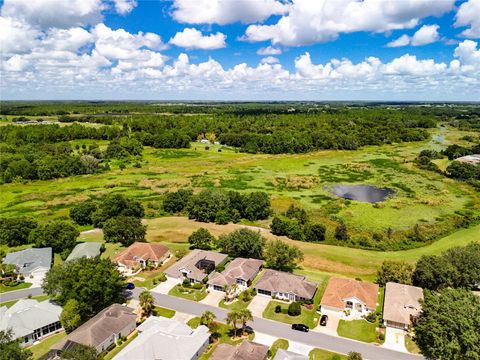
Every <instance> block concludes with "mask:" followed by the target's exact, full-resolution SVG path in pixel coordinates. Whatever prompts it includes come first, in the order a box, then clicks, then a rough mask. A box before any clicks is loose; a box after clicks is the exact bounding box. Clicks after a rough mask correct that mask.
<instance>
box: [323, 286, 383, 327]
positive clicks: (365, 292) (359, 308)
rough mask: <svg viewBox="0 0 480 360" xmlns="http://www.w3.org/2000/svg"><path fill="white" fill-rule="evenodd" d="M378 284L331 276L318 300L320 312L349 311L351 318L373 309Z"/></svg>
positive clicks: (365, 313)
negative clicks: (319, 300)
mask: <svg viewBox="0 0 480 360" xmlns="http://www.w3.org/2000/svg"><path fill="white" fill-rule="evenodd" d="M377 299H378V285H377V284H373V283H370V282H366V281H357V280H353V279H343V278H331V279H330V281H329V282H328V285H327V288H326V289H325V292H324V294H323V297H322V300H321V302H320V304H321V309H322V312H324V311H334V312H339V313H343V312H344V311H348V312H350V317H351V318H357V317H361V316H363V315H368V314H369V313H370V312H372V311H375V310H376V307H377Z"/></svg>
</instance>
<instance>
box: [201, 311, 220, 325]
mask: <svg viewBox="0 0 480 360" xmlns="http://www.w3.org/2000/svg"><path fill="white" fill-rule="evenodd" d="M215 318H216V316H215V314H214V313H213V312H211V311H208V310H206V311H204V312H203V313H202V316H201V317H200V323H201V324H202V325H205V326H207V327H210V324H211V323H212V322H213V320H215Z"/></svg>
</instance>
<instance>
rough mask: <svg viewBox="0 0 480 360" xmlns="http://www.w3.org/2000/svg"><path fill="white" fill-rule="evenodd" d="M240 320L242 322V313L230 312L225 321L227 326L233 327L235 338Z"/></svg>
mask: <svg viewBox="0 0 480 360" xmlns="http://www.w3.org/2000/svg"><path fill="white" fill-rule="evenodd" d="M239 320H240V313H239V312H238V311H236V310H233V311H230V312H229V313H228V314H227V318H226V319H225V321H226V322H227V324H228V325H231V326H232V327H233V337H236V336H237V323H238V321H239Z"/></svg>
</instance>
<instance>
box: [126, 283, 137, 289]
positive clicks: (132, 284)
mask: <svg viewBox="0 0 480 360" xmlns="http://www.w3.org/2000/svg"><path fill="white" fill-rule="evenodd" d="M125 289H127V290H133V289H135V284H134V283H132V282H129V283H127V286H125Z"/></svg>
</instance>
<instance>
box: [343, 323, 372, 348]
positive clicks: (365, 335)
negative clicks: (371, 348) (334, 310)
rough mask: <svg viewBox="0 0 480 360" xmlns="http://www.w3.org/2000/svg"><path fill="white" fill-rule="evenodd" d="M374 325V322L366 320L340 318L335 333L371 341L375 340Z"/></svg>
mask: <svg viewBox="0 0 480 360" xmlns="http://www.w3.org/2000/svg"><path fill="white" fill-rule="evenodd" d="M376 327H377V324H376V323H370V322H368V321H367V320H351V321H346V320H340V323H339V324H338V328H337V333H338V335H340V336H343V337H346V338H349V339H354V340H358V341H363V342H367V343H372V342H375V341H376V340H377V333H376Z"/></svg>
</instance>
